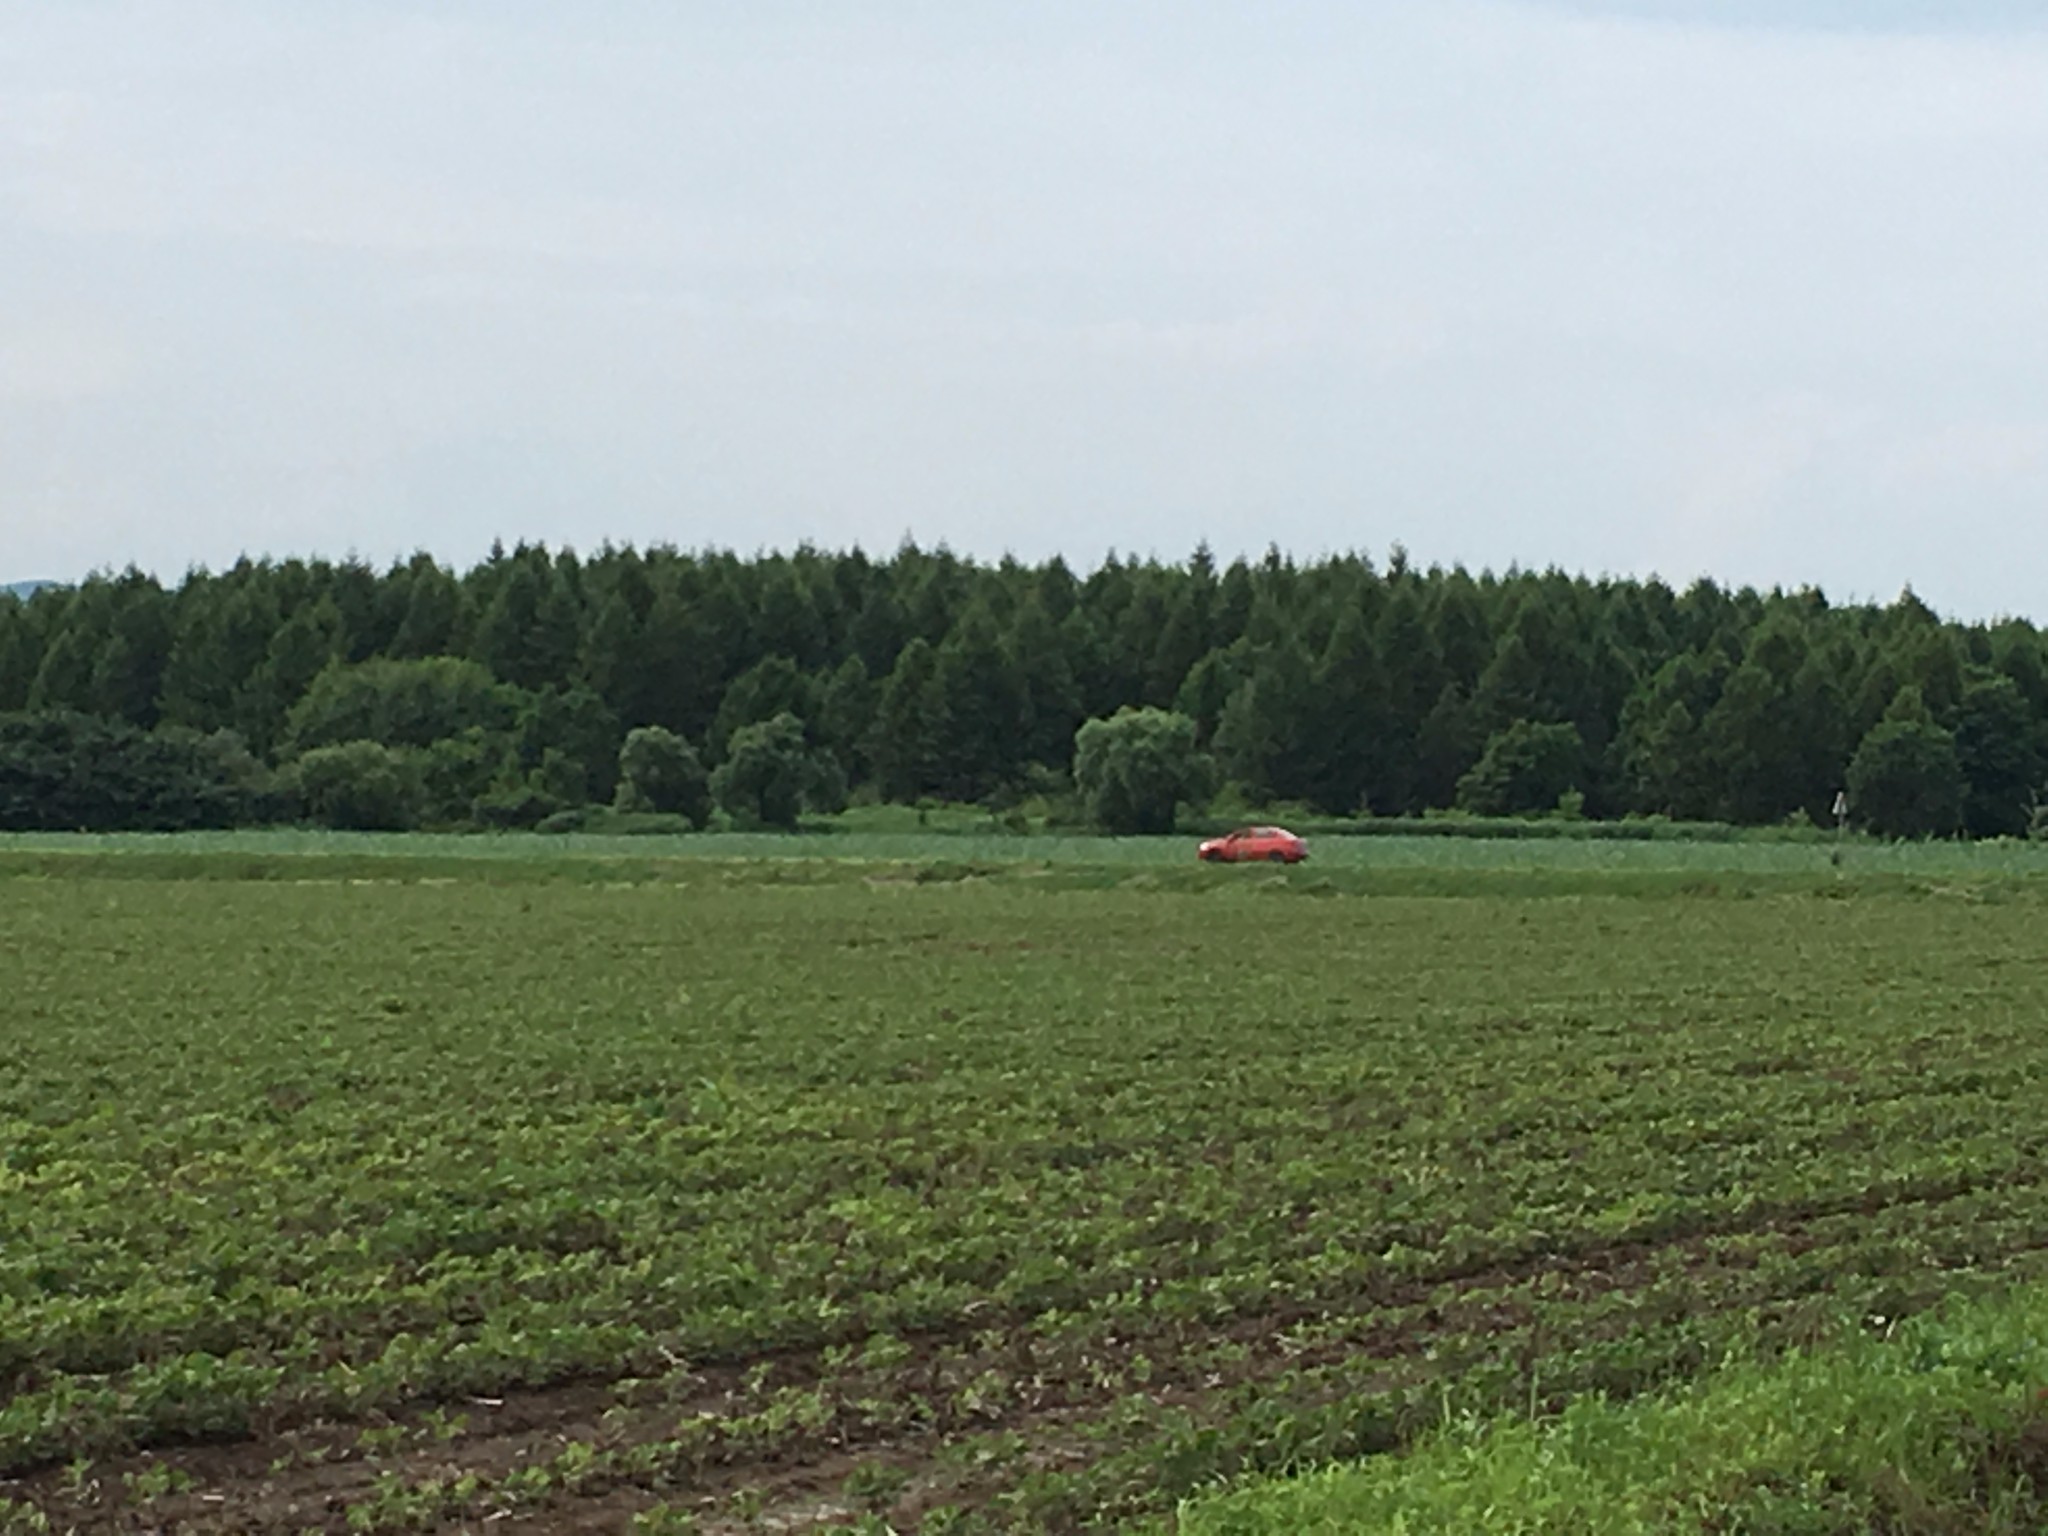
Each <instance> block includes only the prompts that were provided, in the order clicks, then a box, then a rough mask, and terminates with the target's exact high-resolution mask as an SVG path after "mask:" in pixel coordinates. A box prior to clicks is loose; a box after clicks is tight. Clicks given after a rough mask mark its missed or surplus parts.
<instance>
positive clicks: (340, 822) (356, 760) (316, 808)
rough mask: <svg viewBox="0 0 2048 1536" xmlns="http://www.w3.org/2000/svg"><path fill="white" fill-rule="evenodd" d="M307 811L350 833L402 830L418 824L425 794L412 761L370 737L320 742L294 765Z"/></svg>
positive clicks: (312, 815)
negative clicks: (329, 744) (326, 744)
mask: <svg viewBox="0 0 2048 1536" xmlns="http://www.w3.org/2000/svg"><path fill="white" fill-rule="evenodd" d="M294 772H295V775H296V778H297V781H298V789H299V794H300V796H301V797H302V798H303V800H304V803H305V807H306V814H307V816H308V817H309V818H311V819H312V820H313V821H315V822H318V823H319V824H320V825H322V826H326V827H333V828H336V829H337V830H341V831H350V832H406V831H410V830H411V829H412V828H413V827H415V826H417V825H419V820H420V808H421V803H422V800H423V798H424V795H423V791H422V787H421V784H420V776H419V771H418V768H417V767H416V765H415V764H414V763H413V762H412V761H411V760H410V759H409V758H407V757H406V756H404V755H403V754H401V753H398V752H394V751H393V750H392V749H391V748H389V747H387V746H384V745H383V744H382V743H379V742H374V741H349V742H343V743H342V744H341V745H339V746H333V747H319V748H316V749H315V750H313V751H311V752H308V753H306V754H305V755H304V756H302V757H301V758H300V759H299V760H298V763H297V764H296V765H295V768H294Z"/></svg>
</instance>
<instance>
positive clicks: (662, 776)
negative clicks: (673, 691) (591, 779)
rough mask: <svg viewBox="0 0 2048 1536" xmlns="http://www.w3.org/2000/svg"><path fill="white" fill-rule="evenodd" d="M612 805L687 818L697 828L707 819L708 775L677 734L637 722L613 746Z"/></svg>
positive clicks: (704, 823) (708, 817) (656, 726)
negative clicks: (615, 778)
mask: <svg viewBox="0 0 2048 1536" xmlns="http://www.w3.org/2000/svg"><path fill="white" fill-rule="evenodd" d="M618 807H619V809H620V810H622V811H658V812H660V813H662V814H663V815H668V816H683V817H687V818H688V820H689V822H690V824H691V825H692V826H694V827H696V828H698V829H699V830H702V829H703V827H704V826H705V825H707V824H708V823H709V822H710V820H711V777H710V775H709V774H707V773H706V772H705V771H704V764H703V762H702V761H701V760H700V759H699V758H698V756H697V753H696V750H695V749H694V748H693V747H691V745H690V744H689V743H688V742H687V741H685V740H684V739H683V738H682V737H680V736H678V735H676V734H675V732H673V731H669V730H664V729H663V728H662V727H661V726H658V725H643V726H641V727H639V728H638V729H637V730H633V731H629V732H628V733H627V735H626V744H625V745H624V746H623V747H621V748H620V749H619V789H618Z"/></svg>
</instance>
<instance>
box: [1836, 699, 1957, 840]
mask: <svg viewBox="0 0 2048 1536" xmlns="http://www.w3.org/2000/svg"><path fill="white" fill-rule="evenodd" d="M1965 790H1966V785H1965V783H1964V780H1963V766H1962V763H1961V762H1960V761H1959V760H1958V758H1957V756H1956V742H1955V737H1954V736H1952V735H1950V734H1949V733H1948V732H1947V731H1945V730H1943V729H1942V728H1941V727H1940V726H1938V725H1935V724H1933V723H1932V722H1931V721H1930V720H1927V719H1925V718H1919V719H1915V718H1913V717H1912V715H1911V714H1910V712H1907V713H1903V714H1902V715H1901V716H1900V717H1899V718H1887V719H1885V720H1882V721H1880V722H1879V723H1878V724H1877V725H1875V726H1873V727H1872V728H1871V731H1870V733H1869V734H1868V735H1867V736H1865V737H1864V738H1863V743H1862V745H1861V746H1859V747H1857V749H1856V756H1855V757H1854V758H1853V759H1851V760H1850V763H1849V806H1850V810H1851V812H1852V814H1853V815H1854V816H1855V817H1856V819H1857V820H1858V821H1860V822H1862V823H1863V824H1864V825H1865V826H1867V827H1869V828H1870V829H1871V830H1872V831H1873V832H1876V833H1878V834H1880V835H1882V836H1885V837H1945V836H1947V835H1949V834H1950V833H1953V832H1955V831H1956V830H1957V829H1958V828H1959V827H1960V825H1961V824H1962V818H1963V803H1964V794H1965Z"/></svg>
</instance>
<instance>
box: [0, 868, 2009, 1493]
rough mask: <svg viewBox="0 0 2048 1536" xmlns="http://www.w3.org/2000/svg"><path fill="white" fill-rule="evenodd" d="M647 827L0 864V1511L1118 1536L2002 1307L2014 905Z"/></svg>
mask: <svg viewBox="0 0 2048 1536" xmlns="http://www.w3.org/2000/svg"><path fill="white" fill-rule="evenodd" d="M412 846H413V847H414V848H417V847H418V845H412ZM1177 846H1178V847H1179V849H1180V852H1181V854H1182V855H1184V854H1185V845H1184V844H1181V845H1177ZM1546 848H1547V845H1546ZM356 851H357V852H359V853H361V852H363V850H361V849H357V850H356ZM429 851H431V850H429ZM1374 851H1375V852H1378V853H1382V854H1383V853H1384V849H1379V850H1374ZM1598 851H1599V852H1601V853H1603V854H1604V853H1610V852H1614V850H1612V849H1601V850H1598ZM1754 851H1755V850H1749V849H1738V850H1737V853H1736V856H1737V857H1742V856H1746V855H1748V854H1750V853H1753V852H1754ZM1763 851H1764V852H1768V853H1770V854H1772V855H1774V856H1775V855H1777V854H1779V853H1781V852H1784V851H1785V850H1780V849H1776V848H1770V849H1765V850H1763ZM1790 851H1792V852H1795V853H1798V854H1800V855H1802V856H1803V857H1805V858H1806V859H1807V860H1808V861H1809V862H1810V861H1811V860H1812V859H1813V857H1814V850H1812V849H1810V848H1808V849H1794V850H1790ZM649 852H650V850H646V849H639V850H636V851H635V853H636V857H635V859H634V860H632V861H626V860H620V861H618V862H615V863H604V864H601V865H593V866H591V867H590V868H587V869H585V870H584V872H583V874H582V875H581V876H579V877H577V878H552V877H549V876H548V875H547V874H546V872H545V871H541V872H538V873H535V874H534V876H533V878H531V879H521V880H508V879H498V878H489V877H488V875H487V872H488V870H489V869H491V868H494V867H495V866H496V865H497V864H498V863H499V862H501V861H498V860H486V859H475V860H470V861H468V862H467V864H466V865H465V864H464V863H463V861H461V860H457V859H453V858H450V859H447V860H445V861H438V862H437V861H433V860H427V861H423V862H408V861H406V860H405V859H402V858H396V857H394V858H392V859H390V860H389V861H388V862H387V864H386V865H383V866H380V865H377V864H375V863H374V862H373V861H372V860H371V859H370V858H369V856H368V855H367V854H366V855H365V856H364V858H362V859H359V860H349V861H346V862H344V863H336V862H335V861H332V860H328V859H320V858H305V859H291V858H287V857H284V856H283V855H282V853H281V852H280V851H279V850H278V849H277V848H276V847H275V846H273V847H272V848H271V849H270V851H269V852H268V854H266V857H268V858H269V860H270V863H269V864H268V865H267V866H264V867H261V868H258V867H255V866H253V865H252V864H251V863H250V862H249V860H251V859H253V858H254V857H255V853H254V852H252V851H250V850H249V849H247V848H245V849H244V850H242V851H241V852H240V853H237V852H236V851H235V850H232V849H229V850H224V851H222V850H216V851H215V852H213V853H211V854H202V853H195V852H192V851H191V850H189V849H187V850H186V851H185V852H184V853H182V854H180V855H179V857H180V858H182V859H184V860H185V862H183V863H180V864H177V865H175V866H165V865H162V864H161V863H159V864H156V865H151V864H150V859H151V858H153V857H155V856H154V855H147V856H146V855H141V854H123V853H106V854H100V855H95V856H90V857H86V856H79V855H75V854H74V855H67V856H64V857H62V858H61V859H60V858H57V857H56V856H54V855H52V856H45V855H46V854H47V846H46V847H45V848H44V849H43V850H41V851H39V850H38V849H37V848H36V847H31V846H23V845H13V844H11V845H10V846H9V848H7V849H0V1499H4V1500H5V1501H6V1502H5V1503H0V1531H12V1530H22V1531H28V1530H52V1531H62V1530H72V1529H77V1530H133V1531H144V1530H159V1529H175V1530H192V1531H249V1532H272V1531H274V1532H304V1531H335V1532H343V1531H385V1530H390V1531H399V1530H449V1531H454V1530H478V1531H483V1530H491V1531H506V1532H511V1531H536V1532H538V1531H578V1530H582V1531H614V1530H616V1531H627V1530H636V1529H637V1530H642V1531H656V1532H659V1531H668V1532H683V1531H697V1532H707V1533H708V1532H740V1531H785V1532H792V1531H807V1530H816V1529H837V1528H848V1529H866V1530H870V1531H875V1532H881V1531H885V1530H895V1531H913V1530H920V1531H925V1532H939V1531H962V1530H994V1529H1001V1530H1051V1531H1074V1530H1081V1529H1086V1528H1091V1527H1103V1528H1111V1527H1116V1526H1119V1525H1144V1524H1146V1523H1148V1522H1155V1521H1164V1520H1166V1519H1170V1517H1171V1516H1172V1515H1173V1512H1174V1511H1175V1509H1176V1507H1177V1506H1178V1505H1179V1503H1180V1501H1182V1500H1184V1499H1187V1498H1189V1497H1190V1496H1195V1495H1200V1494H1202V1493H1205V1492H1207V1491H1209V1490H1212V1489H1214V1488H1216V1487H1218V1486H1220V1485H1222V1484H1223V1483H1225V1482H1226V1481H1227V1480H1231V1479H1238V1478H1244V1477H1247V1476H1250V1475H1254V1474H1270V1473H1283V1472H1287V1471H1290V1470H1294V1469H1297V1468H1308V1467H1315V1466H1321V1465H1324V1464H1327V1463H1330V1462H1333V1461H1338V1460H1343V1459H1347V1458H1356V1457H1361V1456H1369V1455H1372V1454H1374V1453H1378V1452H1383V1451H1393V1450H1399V1449H1401V1448H1403V1447H1405V1446H1407V1445H1409V1444H1411V1443H1413V1442H1414V1441H1415V1440H1416V1439H1417V1438H1418V1437H1419V1436H1422V1435H1424V1434H1425V1433H1427V1432H1429V1431H1431V1430H1432V1429H1433V1428H1434V1427H1436V1426H1440V1425H1442V1424H1444V1423H1445V1422H1446V1421H1447V1420H1448V1419H1454V1418H1457V1417H1459V1416H1461V1415H1471V1414H1477V1415H1493V1414H1498V1413H1504V1412H1519V1413H1527V1412H1528V1411H1529V1410H1531V1409H1534V1410H1536V1411H1537V1412H1538V1413H1539V1414H1540V1413H1543V1412H1545V1411H1547V1410H1550V1409H1561V1408H1563V1407H1564V1406H1565V1405H1566V1404H1567V1403H1568V1402H1570V1401H1573V1400H1583V1399H1586V1398H1588V1397H1589V1396H1590V1395H1591V1394H1595V1393H1607V1394H1610V1395H1612V1396H1614V1397H1616V1398H1624V1397H1628V1396H1630V1395H1633V1394H1637V1393H1639V1392H1642V1391H1645V1390H1647V1389H1650V1388H1653V1387H1658V1386H1661V1385H1663V1384H1666V1383H1669V1382H1672V1381H1674V1380H1685V1379H1690V1378H1693V1377H1695V1376H1698V1375H1700V1374H1702V1373H1704V1372H1707V1371H1709V1370H1710V1369H1712V1368H1713V1367H1716V1366H1718V1365H1720V1364H1722V1363H1724V1362H1730V1361H1735V1362H1740V1361H1745V1360H1754V1359H1757V1358H1760V1357H1763V1356H1767V1355H1769V1354H1770V1353H1771V1352H1773V1351H1775V1350H1777V1349H1779V1348H1781V1347H1783V1346H1786V1345H1794V1344H1797V1345H1804V1344H1809V1343H1815V1342H1818V1341H1822V1340H1829V1339H1839V1338H1843V1337H1845V1336H1854V1335H1857V1334H1859V1333H1862V1332H1875V1333H1881V1332H1882V1331H1883V1330H1885V1329H1887V1328H1889V1327H1891V1326H1892V1325H1893V1324H1894V1323H1895V1322H1896V1321H1897V1320H1898V1319H1900V1318H1902V1317H1907V1316H1910V1315H1912V1314H1916V1313H1919V1312H1922V1311H1924V1310H1926V1309H1927V1308H1929V1307H1930V1306H1931V1305H1933V1304H1934V1303H1936V1302H1939V1301H1943V1300H1946V1299H1949V1298H1954V1297H1967V1296H1969V1295H1973V1294H1979V1293H1982V1294H1996V1293H1997V1292H1998V1291H1999V1290H2001V1289H2002V1288H2003V1287H2005V1286H2006V1285H2008V1284H2009V1283H2010V1282H2012V1281H2015V1280H2020V1279H2031V1278H2036V1277H2042V1276H2048V1094H2043V1093H2042V1092H2041V1091H2040V1084H2041V1081H2042V1079H2043V1076H2044V1074H2048V1023H2044V1021H2048V947H2044V946H2043V944H2042V942H2041V934H2042V931H2043V919H2044V916H2048V905H2044V900H2043V898H2044V896H2048V885H2043V886H2040V887H2037V886H2036V885H2035V884H2033V883H2032V882H2031V881H2029V880H2026V879H2023V878H2018V877H2017V876H2016V875H2012V873H2011V872H2010V871H2006V870H2002V869H2000V868H1996V867H1993V868H1987V869H1985V870H1983V871H1980V872H1978V873H1979V874H1980V875H1982V876H1986V877H1987V878H1966V877H1965V876H1966V875H1967V874H1968V872H1966V871H1965V872H1955V871H1950V872H1948V873H1949V874H1953V875H1954V878H1948V877H1947V876H1946V875H1945V876H1944V878H1942V879H1933V878H1921V879H1914V880H1905V879H1893V878H1889V876H1888V875H1887V874H1886V872H1885V871H1883V870H1879V871H1878V872H1877V873H1875V874H1873V875H1871V876H1870V877H1868V878H1866V877H1863V876H1860V875H1856V874H1851V875H1849V876H1847V877H1843V876H1841V875H1840V873H1839V872H1832V873H1827V872H1823V873H1817V874H1813V875H1811V876H1801V877H1800V879H1799V880H1798V881H1793V880H1789V879H1788V880H1787V881H1785V882H1782V883H1780V884H1776V885H1773V884H1769V883H1765V884H1761V885H1742V884H1740V883H1728V882H1723V883H1719V884H1715V883H1711V882H1710V883H1705V884H1702V883H1699V882H1696V881H1692V882H1687V881H1680V882H1674V883H1667V884H1662V885H1651V884H1645V883H1639V884H1638V885H1629V884H1628V883H1627V882H1626V881H1620V880H1619V879H1618V877H1617V878H1616V879H1615V881H1614V882H1613V883H1609V877H1608V876H1606V875H1604V874H1602V873H1601V872H1600V871H1599V870H1597V869H1596V870H1590V871H1588V872H1585V873H1584V874H1583V876H1582V877H1580V878H1576V879H1575V881H1573V882H1564V881H1557V882H1553V883H1551V884H1549V885H1542V884H1537V885H1518V884H1516V883H1514V882H1513V881H1511V880H1506V879H1496V878H1493V877H1488V876H1486V875H1484V874H1482V873H1473V874H1469V875H1465V876H1463V877H1462V878H1463V882H1464V883H1463V884H1462V885H1459V884H1454V883H1449V882H1446V883H1444V884H1443V885H1442V886H1441V887H1440V888H1438V887H1426V886H1425V885H1420V884H1418V885H1415V886H1414V887H1413V888H1412V889H1409V890H1404V889H1403V888H1402V887H1401V886H1400V885H1399V883H1398V882H1395V883H1392V884H1389V885H1387V886H1386V887H1384V888H1379V887H1374V886H1372V885H1371V884H1370V883H1369V882H1367V880H1366V877H1365V876H1363V875H1361V876H1360V877H1359V879H1358V881H1355V882H1352V883H1347V882H1346V881H1345V880H1343V879H1335V880H1333V879H1332V878H1331V877H1330V876H1329V875H1328V874H1327V873H1326V872H1324V871H1320V870H1318V869H1317V868H1316V867H1315V866H1313V865H1312V866H1310V867H1309V868H1308V869H1305V870H1300V871H1293V872H1290V873H1287V874H1280V873H1274V872H1268V871H1265V870H1263V869H1255V870H1201V869H1188V870H1185V871H1184V872H1183V873H1182V874H1180V875H1176V876H1175V877H1174V878H1172V879H1165V878H1162V877H1160V876H1155V875H1154V874H1152V873H1150V872H1149V871H1148V870H1146V869H1139V870H1135V871H1134V870H1132V869H1131V868H1130V867H1129V866H1128V865H1112V864H1108V863H1107V862H1106V863H1105V869H1106V872H1102V871H1098V872H1097V873H1096V875H1094V876H1091V877H1090V878H1089V879H1086V880H1084V879H1082V878H1081V877H1080V876H1079V875H1075V876H1073V877H1072V878H1066V877H1062V876H1061V875H1060V874H1059V873H1058V872H1057V871H1052V872H1046V871H1044V870H1041V869H1038V868H1035V867H1030V866H1023V867H1018V868H1015V869H1010V870H1008V871H1006V872H1005V871H997V872H995V873H993V874H991V873H988V872H986V871H983V872H977V871H976V870H975V869H973V868H972V867H971V866H960V865H945V866H939V865H931V866H922V867H913V866H910V865H906V864H895V863H888V864H883V863H877V864H860V863H844V862H842V863H835V864H825V863H819V864H816V865H802V864H799V865H793V866H782V865H775V864H770V863H764V862H755V863H747V862H740V861H737V860H727V861H721V860H711V859H684V858H677V859H660V858H653V857H646V856H645V855H647V854H648V853H649ZM1497 856H1500V855H1497ZM1544 856H1545V854H1543V853H1531V852H1530V851H1529V850H1525V849H1521V848H1516V849H1515V850H1513V852H1512V853H1511V854H1508V855H1505V857H1509V858H1512V859H1515V860H1520V859H1522V858H1524V857H1530V858H1541V857H1544ZM1553 856H1554V855H1553ZM1626 856H1628V857H1635V858H1646V857H1647V856H1648V855H1647V853H1642V854H1639V853H1636V852H1635V851H1634V850H1633V849H1630V850H1628V852H1627V855H1626ZM1859 856H1860V855H1859ZM1821 858H1822V859H1823V860H1824V859H1825V853H1824V852H1823V853H1822V854H1821ZM209 859H210V860H212V861H213V864H214V865H215V866H217V867H216V868H214V869H213V870H212V877H209V875H208V872H207V871H208V860H209ZM560 862H562V863H568V862H571V861H568V860H562V861H560ZM380 867H381V868H386V869H388V871H389V873H388V877H384V878H380V877H378V876H377V875H375V873H374V871H375V870H376V869H378V868H380ZM1674 867H1675V868H1676V869H1677V870H1678V872H1679V873H1681V874H1684V873H1685V872H1686V869H1687V868H1688V866H1686V865H1685V864H1684V863H1683V862H1682V860H1681V862H1679V863H1678V864H1677V865H1675V866H1674ZM1769 867H1771V866H1767V867H1766V871H1767V870H1768V868H1769ZM465 869H468V870H471V871H474V874H473V875H472V874H466V873H465ZM1823 869H1824V870H1825V866H1824V865H1823ZM366 870H369V871H372V873H367V874H366V873H364V871H366ZM344 871H345V872H344ZM1939 872H1940V871H1936V870H1922V871H1921V873H1922V874H1923V875H1932V874H1934V873H1939ZM1891 873H1892V874H1896V873H1898V871H1892V872H1891ZM1992 874H1998V875H2002V876H2009V877H2007V878H2000V879H1997V880H1993V879H1990V878H1988V876H1989V875H1992ZM257 875H260V876H262V878H246V877H248V876H257Z"/></svg>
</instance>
